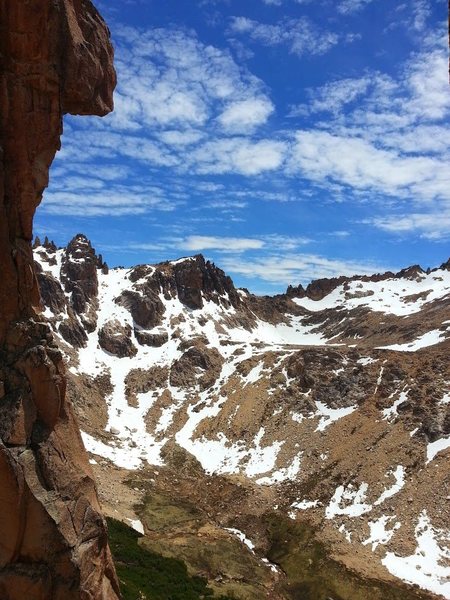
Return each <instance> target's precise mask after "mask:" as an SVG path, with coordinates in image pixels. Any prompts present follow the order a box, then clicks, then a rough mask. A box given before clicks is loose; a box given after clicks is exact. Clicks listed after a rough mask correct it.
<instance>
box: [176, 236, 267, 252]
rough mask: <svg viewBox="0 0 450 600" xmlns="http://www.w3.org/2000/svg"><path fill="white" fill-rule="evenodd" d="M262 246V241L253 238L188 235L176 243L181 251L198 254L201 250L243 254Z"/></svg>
mask: <svg viewBox="0 0 450 600" xmlns="http://www.w3.org/2000/svg"><path fill="white" fill-rule="evenodd" d="M263 246H264V242H263V241H262V240H258V239H254V238H236V237H214V236H202V235H190V236H188V237H187V238H185V239H184V240H181V241H180V242H178V244H177V247H178V248H180V249H181V250H189V251H192V252H200V251H203V250H219V251H223V252H243V251H245V250H258V249H260V248H262V247H263Z"/></svg>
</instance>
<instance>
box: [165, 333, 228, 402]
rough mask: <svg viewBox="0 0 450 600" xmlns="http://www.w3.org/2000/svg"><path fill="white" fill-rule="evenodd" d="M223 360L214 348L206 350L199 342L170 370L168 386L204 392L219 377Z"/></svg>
mask: <svg viewBox="0 0 450 600" xmlns="http://www.w3.org/2000/svg"><path fill="white" fill-rule="evenodd" d="M222 365H223V358H222V356H221V355H220V353H219V352H218V351H217V350H216V349H215V348H208V347H207V346H206V345H205V344H203V343H202V342H200V341H196V342H195V343H194V345H193V346H192V347H191V348H189V349H188V350H186V352H185V353H184V354H183V355H182V356H181V357H180V358H179V359H178V360H176V361H175V362H174V363H173V365H172V368H171V370H170V377H169V381H170V385H173V386H175V387H195V386H196V385H198V386H199V388H200V389H201V390H206V389H208V388H210V387H211V386H213V385H214V383H215V382H216V381H217V378H218V377H219V375H220V372H221V369H222Z"/></svg>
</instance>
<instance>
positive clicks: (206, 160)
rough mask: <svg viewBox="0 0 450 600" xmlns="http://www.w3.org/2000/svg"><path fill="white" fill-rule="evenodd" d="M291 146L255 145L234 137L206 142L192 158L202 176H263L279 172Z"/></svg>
mask: <svg viewBox="0 0 450 600" xmlns="http://www.w3.org/2000/svg"><path fill="white" fill-rule="evenodd" d="M286 151H287V145H286V144H285V143H284V142H278V141H274V140H259V141H256V142H253V141H251V140H249V139H247V138H243V137H234V138H229V139H222V140H220V139H219V140H213V141H209V142H206V143H205V144H203V145H202V146H201V147H199V148H198V149H197V150H195V151H194V152H192V154H191V155H190V156H189V157H188V160H189V161H190V162H191V164H194V165H196V170H197V172H198V173H201V174H207V173H216V174H219V173H241V174H242V175H247V176H251V175H259V174H261V173H264V172H266V171H273V170H276V169H279V168H280V167H281V165H282V163H283V161H284V158H285V153H286Z"/></svg>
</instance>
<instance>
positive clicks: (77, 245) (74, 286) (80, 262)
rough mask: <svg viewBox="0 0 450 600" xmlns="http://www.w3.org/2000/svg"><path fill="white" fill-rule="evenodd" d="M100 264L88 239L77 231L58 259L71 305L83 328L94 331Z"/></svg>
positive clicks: (62, 279)
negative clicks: (59, 259)
mask: <svg viewBox="0 0 450 600" xmlns="http://www.w3.org/2000/svg"><path fill="white" fill-rule="evenodd" d="M99 266H101V263H99V257H97V255H96V254H95V249H94V248H93V247H92V246H91V242H90V241H89V240H88V239H87V237H86V236H84V235H82V234H78V235H76V236H75V237H74V238H73V240H71V241H70V242H69V244H68V246H67V248H66V251H65V253H64V255H63V259H62V263H61V281H62V283H63V285H64V289H65V291H66V293H68V294H70V305H71V307H72V309H73V310H74V311H75V312H76V313H77V314H78V315H79V316H80V318H81V321H82V323H83V325H84V326H85V328H86V331H88V332H89V333H90V332H92V331H94V329H95V327H96V324H97V321H96V314H97V307H98V302H97V295H98V277H97V268H98V267H99Z"/></svg>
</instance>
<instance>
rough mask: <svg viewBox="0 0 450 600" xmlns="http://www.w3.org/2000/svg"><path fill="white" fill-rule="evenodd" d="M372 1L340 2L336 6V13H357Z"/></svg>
mask: <svg viewBox="0 0 450 600" xmlns="http://www.w3.org/2000/svg"><path fill="white" fill-rule="evenodd" d="M372 1H373V0H341V2H339V3H338V5H337V11H338V12H339V13H341V14H342V15H349V14H352V13H356V12H359V11H360V10H362V9H363V8H365V7H366V6H367V5H368V4H370V3H371V2H372Z"/></svg>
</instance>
